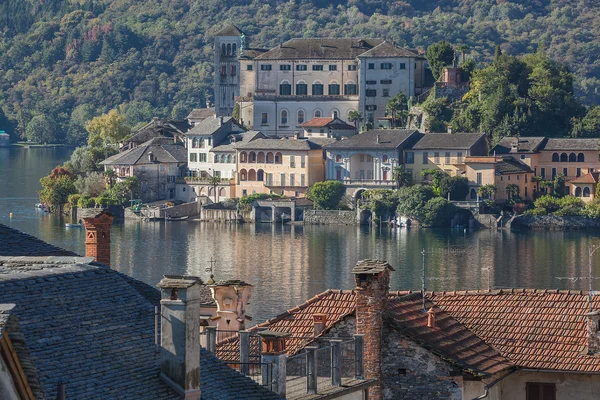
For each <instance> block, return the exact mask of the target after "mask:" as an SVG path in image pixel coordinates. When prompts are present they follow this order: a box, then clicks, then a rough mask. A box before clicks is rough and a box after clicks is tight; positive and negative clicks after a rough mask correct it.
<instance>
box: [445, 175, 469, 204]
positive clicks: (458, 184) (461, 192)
mask: <svg viewBox="0 0 600 400" xmlns="http://www.w3.org/2000/svg"><path fill="white" fill-rule="evenodd" d="M448 193H450V200H458V201H463V200H464V199H465V198H466V197H467V195H468V194H469V181H468V180H467V178H465V177H463V176H448V175H446V176H444V177H443V178H442V179H441V180H440V196H442V197H443V198H445V199H446V198H448Z"/></svg>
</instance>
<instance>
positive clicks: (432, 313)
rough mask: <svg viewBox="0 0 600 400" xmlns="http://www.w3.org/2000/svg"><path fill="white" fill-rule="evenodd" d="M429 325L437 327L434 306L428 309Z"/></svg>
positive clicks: (429, 326)
mask: <svg viewBox="0 0 600 400" xmlns="http://www.w3.org/2000/svg"><path fill="white" fill-rule="evenodd" d="M427 327H428V328H435V311H433V307H431V308H430V309H429V310H427Z"/></svg>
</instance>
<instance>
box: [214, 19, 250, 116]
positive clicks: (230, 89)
mask: <svg viewBox="0 0 600 400" xmlns="http://www.w3.org/2000/svg"><path fill="white" fill-rule="evenodd" d="M242 37H245V36H244V33H243V32H242V31H241V30H240V29H238V28H237V27H236V26H235V25H229V26H227V27H225V28H224V29H223V30H221V31H220V32H219V33H217V34H216V35H215V42H214V52H215V87H214V103H215V113H216V115H217V117H228V116H231V114H232V113H233V107H234V106H235V97H236V96H239V95H240V62H239V55H240V51H241V46H242Z"/></svg>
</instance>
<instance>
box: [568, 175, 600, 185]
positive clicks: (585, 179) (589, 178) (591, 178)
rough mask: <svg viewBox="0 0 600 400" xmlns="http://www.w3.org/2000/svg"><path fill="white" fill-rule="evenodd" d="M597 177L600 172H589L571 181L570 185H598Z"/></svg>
mask: <svg viewBox="0 0 600 400" xmlns="http://www.w3.org/2000/svg"><path fill="white" fill-rule="evenodd" d="M599 177H600V172H590V173H588V174H585V175H583V176H579V177H577V178H575V179H573V180H571V181H570V183H598V178H599Z"/></svg>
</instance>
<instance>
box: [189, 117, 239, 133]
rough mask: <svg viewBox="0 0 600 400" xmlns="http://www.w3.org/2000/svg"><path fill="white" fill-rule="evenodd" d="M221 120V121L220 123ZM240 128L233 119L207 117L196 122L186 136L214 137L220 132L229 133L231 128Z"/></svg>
mask: <svg viewBox="0 0 600 400" xmlns="http://www.w3.org/2000/svg"><path fill="white" fill-rule="evenodd" d="M221 118H222V121H221ZM234 125H235V126H237V127H238V128H241V127H240V126H239V125H238V124H237V122H235V120H234V119H233V117H215V116H212V117H209V118H206V119H204V120H202V121H200V122H198V123H197V124H196V125H194V127H193V128H192V129H190V130H189V131H188V132H187V133H186V136H214V135H216V134H218V133H222V132H231V131H232V128H233V126H234Z"/></svg>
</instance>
